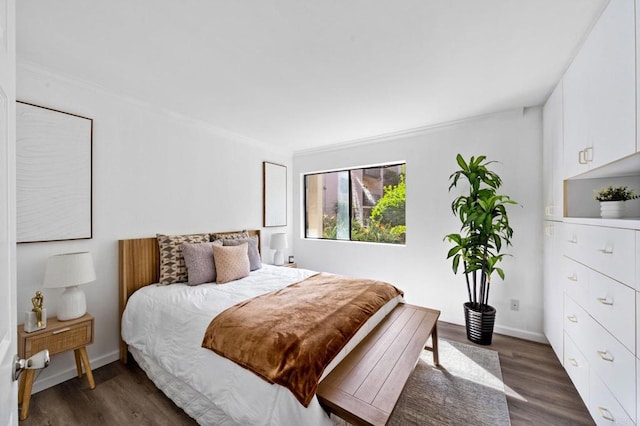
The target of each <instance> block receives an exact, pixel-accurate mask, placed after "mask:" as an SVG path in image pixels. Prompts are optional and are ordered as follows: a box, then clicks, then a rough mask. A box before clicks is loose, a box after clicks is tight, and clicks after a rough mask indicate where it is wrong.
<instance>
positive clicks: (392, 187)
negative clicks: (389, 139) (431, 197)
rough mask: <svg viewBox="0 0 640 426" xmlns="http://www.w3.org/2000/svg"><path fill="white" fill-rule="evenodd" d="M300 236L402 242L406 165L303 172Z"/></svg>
mask: <svg viewBox="0 0 640 426" xmlns="http://www.w3.org/2000/svg"><path fill="white" fill-rule="evenodd" d="M304 185H305V237H306V238H318V239H331V240H346V241H369V242H380V243H393V244H404V243H405V239H406V224H405V204H406V164H405V163H399V164H393V165H384V166H374V167H366V168H357V169H349V170H339V171H334V172H325V173H312V174H308V175H305V177H304Z"/></svg>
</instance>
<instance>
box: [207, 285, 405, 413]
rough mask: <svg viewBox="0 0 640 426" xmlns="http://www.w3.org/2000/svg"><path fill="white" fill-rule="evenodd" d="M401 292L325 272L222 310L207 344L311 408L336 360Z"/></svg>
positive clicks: (219, 353) (211, 324) (211, 326)
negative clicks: (327, 369)
mask: <svg viewBox="0 0 640 426" xmlns="http://www.w3.org/2000/svg"><path fill="white" fill-rule="evenodd" d="M402 294H403V293H402V291H400V290H398V289H397V288H395V287H394V286H392V285H390V284H387V283H383V282H380V281H373V280H365V279H357V278H348V277H343V276H340V275H332V274H326V273H320V274H317V275H314V276H312V277H309V278H307V279H306V280H304V281H300V282H298V283H296V284H292V285H290V286H288V287H285V288H283V289H280V290H277V291H274V292H271V293H267V294H263V295H261V296H258V297H255V298H253V299H250V300H247V301H244V302H242V303H238V304H237V305H235V306H232V307H230V308H229V309H227V310H226V311H224V312H222V313H221V314H220V315H218V316H216V317H215V318H214V319H213V321H211V323H210V324H209V327H208V328H207V331H206V333H205V336H204V340H203V341H202V347H204V348H208V349H211V350H212V351H214V352H215V353H217V354H218V355H221V356H224V357H226V358H229V359H230V360H232V361H234V362H235V363H237V364H239V365H241V366H242V367H244V368H246V369H248V370H251V371H253V372H254V373H255V374H257V375H258V376H260V377H262V378H263V379H265V380H266V381H268V382H269V383H277V384H279V385H282V386H285V387H286V388H288V389H289V390H290V391H291V392H292V393H293V394H294V395H295V397H296V398H297V399H298V401H300V403H302V404H303V405H304V406H305V407H306V406H308V405H309V403H310V402H311V399H313V396H314V395H315V392H316V390H317V388H318V381H319V380H320V377H321V376H322V373H323V372H324V369H325V368H326V367H327V365H328V364H329V363H330V362H331V360H333V358H334V357H335V356H336V355H337V354H338V352H340V350H341V349H342V348H343V347H344V346H345V345H346V344H347V342H348V341H349V340H350V339H351V337H353V335H354V334H355V333H356V332H357V331H358V330H359V329H360V327H361V326H362V325H363V324H364V323H365V322H366V321H367V320H368V319H369V318H370V317H371V316H372V315H373V314H375V313H376V312H377V311H378V309H380V308H381V307H382V306H383V305H384V304H386V303H387V302H388V301H390V300H391V299H393V298H394V297H396V296H398V295H402Z"/></svg>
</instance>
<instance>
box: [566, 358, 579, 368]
mask: <svg viewBox="0 0 640 426" xmlns="http://www.w3.org/2000/svg"><path fill="white" fill-rule="evenodd" d="M568 361H569V363H570V364H571V365H573V366H574V367H577V366H578V361H576V359H575V358H569V359H568Z"/></svg>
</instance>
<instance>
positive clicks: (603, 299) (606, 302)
mask: <svg viewBox="0 0 640 426" xmlns="http://www.w3.org/2000/svg"><path fill="white" fill-rule="evenodd" d="M596 300H597V301H598V302H600V303H602V304H603V305H608V306H613V300H609V299H608V298H607V297H596Z"/></svg>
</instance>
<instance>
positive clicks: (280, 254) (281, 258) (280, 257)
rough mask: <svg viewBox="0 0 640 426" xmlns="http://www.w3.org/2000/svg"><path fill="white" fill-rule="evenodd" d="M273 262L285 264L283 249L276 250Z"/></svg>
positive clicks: (277, 264)
mask: <svg viewBox="0 0 640 426" xmlns="http://www.w3.org/2000/svg"><path fill="white" fill-rule="evenodd" d="M273 264H274V265H276V266H282V265H284V253H283V252H282V250H276V252H275V253H274V254H273Z"/></svg>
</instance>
